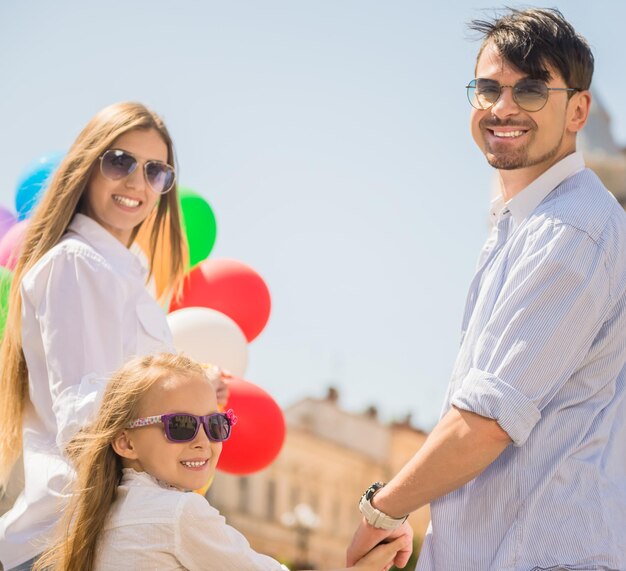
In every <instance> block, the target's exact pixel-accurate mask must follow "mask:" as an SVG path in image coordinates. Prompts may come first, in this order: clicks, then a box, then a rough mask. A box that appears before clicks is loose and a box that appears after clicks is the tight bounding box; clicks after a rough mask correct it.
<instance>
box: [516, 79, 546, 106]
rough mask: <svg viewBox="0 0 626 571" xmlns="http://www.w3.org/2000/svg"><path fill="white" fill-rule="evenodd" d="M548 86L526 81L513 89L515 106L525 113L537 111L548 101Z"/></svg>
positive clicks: (539, 82)
mask: <svg viewBox="0 0 626 571" xmlns="http://www.w3.org/2000/svg"><path fill="white" fill-rule="evenodd" d="M548 93H549V92H548V86H547V85H546V84H545V83H544V82H543V81H538V80H534V79H528V80H524V81H520V82H518V83H517V84H516V85H515V87H514V88H513V96H514V98H515V101H516V102H517V104H518V105H519V106H520V107H521V108H522V109H525V110H526V111H539V109H541V108H542V107H543V106H544V105H545V104H546V101H547V100H548Z"/></svg>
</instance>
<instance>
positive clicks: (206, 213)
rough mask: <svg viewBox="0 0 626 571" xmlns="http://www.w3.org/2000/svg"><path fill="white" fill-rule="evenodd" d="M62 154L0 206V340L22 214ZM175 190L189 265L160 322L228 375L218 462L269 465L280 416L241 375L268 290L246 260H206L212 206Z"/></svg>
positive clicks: (163, 247)
mask: <svg viewBox="0 0 626 571" xmlns="http://www.w3.org/2000/svg"><path fill="white" fill-rule="evenodd" d="M62 158H63V155H62V154H61V153H50V154H48V155H44V156H43V157H41V158H40V159H38V160H36V161H33V162H32V163H31V164H30V165H28V167H27V168H26V169H25V170H24V172H23V173H22V175H21V176H20V178H19V181H18V185H17V191H16V196H15V209H16V212H17V214H13V213H12V212H11V211H10V210H8V209H6V208H3V207H1V206H0V339H1V338H2V334H3V331H4V326H5V321H6V311H7V308H8V290H9V288H10V284H11V278H12V270H13V269H14V267H15V263H16V260H17V257H18V255H19V249H20V247H21V243H22V241H23V237H24V233H25V231H26V228H27V225H28V222H29V219H28V217H29V215H30V214H31V213H32V211H33V209H34V207H35V206H36V204H37V203H38V201H39V198H40V196H41V195H42V193H43V192H45V186H46V182H47V181H48V180H49V177H50V176H51V174H52V173H53V172H54V170H55V169H56V168H57V166H58V165H59V164H60V162H61V160H62ZM178 191H179V206H180V211H181V213H182V218H183V227H184V231H185V235H186V238H187V245H188V251H189V264H188V268H187V273H186V276H185V281H184V285H183V288H182V292H181V294H180V295H179V296H178V297H175V298H173V299H171V300H169V303H168V305H169V314H168V317H167V320H168V323H169V326H170V328H171V330H172V334H173V337H174V344H175V346H176V348H177V350H179V351H182V352H184V353H185V354H187V355H189V356H190V357H192V358H193V359H195V360H197V361H199V362H202V363H211V364H214V365H217V366H219V367H220V368H221V369H223V370H225V371H227V372H228V374H229V375H230V376H231V378H230V381H229V389H230V398H229V402H228V404H227V406H228V407H231V408H233V409H234V410H235V413H236V414H237V417H238V418H239V422H238V424H237V428H236V429H235V430H234V431H233V435H232V437H231V439H230V440H229V441H228V443H227V444H226V445H225V446H224V448H223V453H222V456H221V458H220V461H219V463H218V468H219V469H221V470H223V471H225V472H230V473H232V474H249V473H252V472H256V471H258V470H261V469H263V468H265V467H266V466H267V465H268V464H270V463H271V462H272V461H273V460H274V458H275V457H276V456H277V454H278V453H279V452H280V449H281V447H282V445H283V442H284V438H285V421H284V417H283V414H282V411H281V410H280V408H279V407H278V405H277V404H276V402H275V401H274V399H273V398H272V397H271V396H270V395H269V394H268V393H267V392H266V391H264V390H263V389H262V388H261V387H259V386H257V385H255V384H253V383H251V382H249V381H246V380H243V377H244V376H245V372H246V368H247V365H248V344H249V343H250V342H251V341H253V340H254V339H255V338H256V337H257V336H258V335H259V334H260V333H261V331H262V330H263V328H264V327H265V325H266V324H267V321H268V319H269V314H270V309H271V298H270V293H269V290H268V288H267V285H266V284H265V282H264V281H263V279H262V278H261V276H260V275H259V274H258V273H257V272H256V271H255V270H254V269H252V268H251V267H250V266H248V265H247V264H244V263H243V262H240V261H237V260H233V259H209V254H210V253H211V251H212V249H213V246H214V244H215V240H216V235H217V224H216V219H215V215H214V213H213V209H212V208H211V206H210V205H209V203H208V202H207V201H206V200H205V199H204V198H203V197H202V196H201V195H200V194H198V193H196V192H194V191H193V190H191V189H189V188H184V187H179V189H178ZM152 225H153V219H152V218H150V219H148V220H147V221H146V222H145V223H144V224H143V225H142V228H141V230H140V231H139V233H138V235H137V237H136V239H135V244H136V245H138V246H139V248H141V250H142V251H143V252H144V254H147V253H148V251H149V248H148V244H149V236H150V232H151V229H152ZM166 228H167V225H166ZM168 243H169V237H168V235H167V232H166V233H165V235H164V236H163V237H162V240H161V242H160V244H159V245H158V247H157V252H156V256H155V260H154V266H153V277H154V285H155V290H156V294H157V297H161V295H162V294H163V293H164V292H165V287H166V283H167V276H168V275H169V268H170V253H169V251H168Z"/></svg>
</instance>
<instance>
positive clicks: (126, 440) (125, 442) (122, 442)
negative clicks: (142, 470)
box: [111, 430, 137, 460]
mask: <svg viewBox="0 0 626 571" xmlns="http://www.w3.org/2000/svg"><path fill="white" fill-rule="evenodd" d="M129 436H130V435H129V434H128V432H127V431H126V430H123V431H122V432H120V433H119V434H118V435H117V436H116V437H115V439H114V440H113V442H112V443H111V446H112V447H113V450H114V451H115V453H116V454H117V455H118V456H121V457H122V458H128V459H129V460H136V459H137V452H135V448H134V446H133V441H132V439H131V438H130V437H129Z"/></svg>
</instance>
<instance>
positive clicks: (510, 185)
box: [498, 147, 576, 202]
mask: <svg viewBox="0 0 626 571" xmlns="http://www.w3.org/2000/svg"><path fill="white" fill-rule="evenodd" d="M575 152H576V148H575V147H574V148H571V149H568V150H567V151H564V152H563V153H559V155H557V156H556V157H555V158H554V159H553V160H552V161H550V162H546V163H541V164H538V165H533V166H530V167H526V168H521V169H514V170H498V175H499V179H500V193H501V194H502V198H503V200H504V201H505V202H507V201H509V200H511V198H513V197H514V196H516V195H517V194H519V193H520V192H521V191H522V190H524V189H525V188H526V187H527V186H528V185H529V184H530V183H531V182H533V181H534V180H536V179H537V178H539V177H540V176H541V175H542V174H543V173H544V172H546V171H547V170H548V169H549V168H551V167H553V166H554V165H555V164H556V163H558V162H559V161H561V160H562V159H564V158H565V157H567V156H568V155H571V154H572V153H575Z"/></svg>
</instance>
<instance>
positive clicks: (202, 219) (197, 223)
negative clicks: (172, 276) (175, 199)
mask: <svg viewBox="0 0 626 571" xmlns="http://www.w3.org/2000/svg"><path fill="white" fill-rule="evenodd" d="M178 196H179V200H180V208H181V211H182V213H183V226H184V228H185V234H186V235H187V243H188V244H189V267H190V268H193V267H194V266H195V265H196V264H198V263H199V262H201V261H202V260H205V259H206V258H207V257H208V255H209V254H210V253H211V250H212V249H213V246H214V244H215V237H216V234H217V224H216V221H215V214H213V210H212V209H211V207H210V206H209V203H208V202H207V201H206V200H205V199H204V198H202V196H200V195H199V194H198V193H197V192H194V191H193V190H191V189H189V188H179V189H178Z"/></svg>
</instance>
